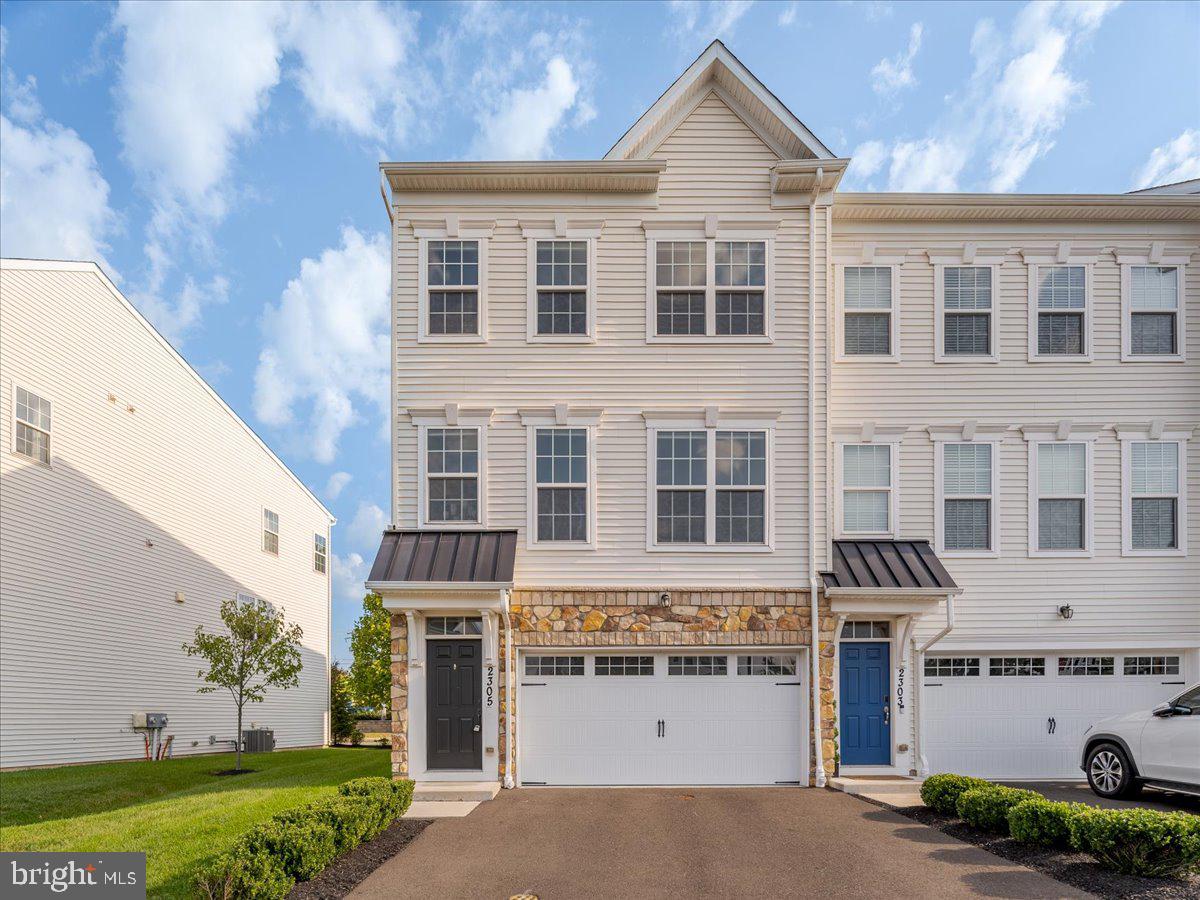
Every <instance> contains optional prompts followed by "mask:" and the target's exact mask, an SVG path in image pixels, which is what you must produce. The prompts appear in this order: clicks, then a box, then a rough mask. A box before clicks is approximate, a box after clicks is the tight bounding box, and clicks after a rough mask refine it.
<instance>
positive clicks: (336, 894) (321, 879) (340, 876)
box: [288, 819, 433, 900]
mask: <svg viewBox="0 0 1200 900" xmlns="http://www.w3.org/2000/svg"><path fill="white" fill-rule="evenodd" d="M432 821H433V820H432V819H397V820H396V821H395V822H393V823H392V824H391V825H389V826H388V828H387V831H385V832H384V833H383V834H381V835H379V837H377V838H375V840H373V841H368V842H367V843H365V844H360V845H359V846H357V847H355V848H354V849H353V850H351V851H350V852H348V853H343V854H342V855H341V856H339V857H338V858H337V859H335V860H334V861H333V863H332V864H331V865H330V866H329V868H327V869H326V870H325V871H324V872H322V873H321V874H320V875H318V876H317V877H316V878H313V879H312V880H311V881H306V882H304V883H303V884H298V885H296V886H295V887H294V888H292V892H291V893H290V894H288V900H340V898H342V897H345V896H347V895H349V893H350V892H351V891H352V890H354V889H355V888H356V887H358V885H359V884H360V883H362V882H363V881H365V880H366V878H367V876H368V875H370V874H371V873H372V872H374V871H375V870H376V869H378V868H379V867H380V866H381V865H383V864H384V863H385V862H387V861H388V860H389V859H391V858H392V857H393V856H395V855H396V854H397V853H399V852H400V851H401V850H403V849H404V847H405V846H406V845H407V844H408V843H409V842H410V841H412V840H413V839H414V838H415V837H416V836H417V835H418V834H420V833H421V832H422V831H424V830H425V826H426V825H428V824H429V823H430V822H432Z"/></svg>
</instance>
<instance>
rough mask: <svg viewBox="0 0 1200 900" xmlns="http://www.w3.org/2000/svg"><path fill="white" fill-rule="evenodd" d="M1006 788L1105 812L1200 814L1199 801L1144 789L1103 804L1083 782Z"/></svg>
mask: <svg viewBox="0 0 1200 900" xmlns="http://www.w3.org/2000/svg"><path fill="white" fill-rule="evenodd" d="M1005 784H1009V785H1010V786H1011V787H1019V788H1028V789H1029V790H1031V791H1037V792H1038V793H1039V794H1042V795H1043V796H1045V797H1048V798H1049V799H1051V800H1065V801H1067V802H1069V803H1087V804H1088V805H1090V806H1103V807H1105V808H1108V809H1120V808H1122V807H1138V808H1141V809H1157V810H1161V811H1162V812H1190V813H1196V814H1200V797H1194V796H1191V795H1189V794H1175V793H1170V792H1167V791H1156V790H1153V789H1150V788H1147V789H1146V790H1144V791H1142V795H1141V796H1140V797H1138V798H1137V799H1136V800H1106V799H1105V798H1103V797H1098V796H1096V795H1095V794H1093V793H1092V789H1091V788H1090V787H1088V786H1087V782H1084V781H1021V782H1005Z"/></svg>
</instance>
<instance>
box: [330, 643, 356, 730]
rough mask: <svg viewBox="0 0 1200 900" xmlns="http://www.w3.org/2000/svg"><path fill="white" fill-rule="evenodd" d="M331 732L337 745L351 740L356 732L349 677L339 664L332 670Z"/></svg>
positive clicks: (334, 665) (335, 664)
mask: <svg viewBox="0 0 1200 900" xmlns="http://www.w3.org/2000/svg"><path fill="white" fill-rule="evenodd" d="M329 674H330V691H329V731H330V734H331V736H332V737H333V742H334V743H335V744H342V743H345V742H346V741H348V740H350V734H351V732H353V731H354V708H353V706H352V705H351V703H350V692H349V684H348V682H349V680H350V678H349V676H348V675H347V674H346V670H345V669H343V668H342V667H341V666H340V665H339V664H338V663H334V664H333V666H332V667H331V668H330V671H329Z"/></svg>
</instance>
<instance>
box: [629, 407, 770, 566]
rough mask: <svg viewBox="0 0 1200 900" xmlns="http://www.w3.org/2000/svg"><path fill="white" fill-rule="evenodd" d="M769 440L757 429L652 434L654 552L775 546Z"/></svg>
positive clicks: (720, 429)
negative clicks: (681, 548) (694, 547)
mask: <svg viewBox="0 0 1200 900" xmlns="http://www.w3.org/2000/svg"><path fill="white" fill-rule="evenodd" d="M769 435H770V433H769V431H767V430H765V429H757V428H753V429H752V428H747V429H724V428H704V429H689V430H684V429H679V430H676V429H658V430H653V431H651V438H650V439H651V449H652V453H653V463H654V473H655V480H654V488H653V497H652V504H653V505H652V509H653V511H654V515H653V517H652V528H653V542H652V546H657V547H659V548H665V547H676V546H679V545H700V546H711V545H717V546H735V547H767V546H769V544H770V497H769V481H768V478H769V472H770V449H769V443H770V442H769Z"/></svg>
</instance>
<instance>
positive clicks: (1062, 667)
mask: <svg viewBox="0 0 1200 900" xmlns="http://www.w3.org/2000/svg"><path fill="white" fill-rule="evenodd" d="M1113 662H1114V658H1113V657H1111V656H1060V657H1059V658H1058V674H1059V675H1060V676H1064V677H1070V676H1077V675H1078V676H1086V675H1111V674H1113Z"/></svg>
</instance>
